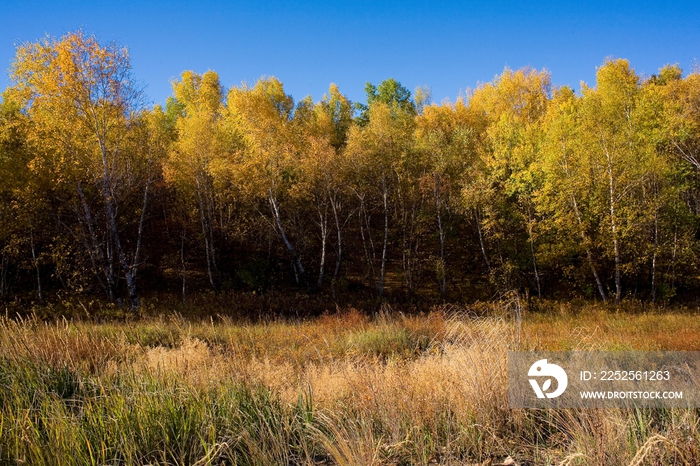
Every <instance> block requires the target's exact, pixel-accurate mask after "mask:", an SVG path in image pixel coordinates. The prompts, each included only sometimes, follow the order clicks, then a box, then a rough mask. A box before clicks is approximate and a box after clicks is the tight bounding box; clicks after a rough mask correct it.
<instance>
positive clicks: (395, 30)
mask: <svg viewBox="0 0 700 466" xmlns="http://www.w3.org/2000/svg"><path fill="white" fill-rule="evenodd" d="M0 21H1V22H2V27H0V63H1V64H2V66H1V68H2V69H3V70H6V69H8V68H9V66H10V62H11V60H12V58H13V56H14V51H15V45H16V44H17V43H20V42H25V41H34V40H37V39H39V38H41V37H43V36H44V35H45V34H50V35H52V36H61V35H62V34H64V33H66V32H68V31H73V30H76V29H78V28H82V29H83V30H84V31H85V32H87V33H89V34H95V35H96V36H97V37H98V38H99V39H100V40H101V41H105V42H107V41H112V40H115V41H117V42H118V43H119V44H121V45H125V46H127V47H129V50H130V54H131V60H132V67H133V71H134V74H135V76H136V78H137V79H138V80H139V81H141V82H142V83H143V84H144V86H145V90H146V93H147V95H148V97H149V99H150V101H152V102H154V103H159V102H160V103H162V102H164V101H165V99H166V98H167V97H168V96H169V95H170V93H171V87H170V81H171V80H172V79H174V78H177V77H178V76H179V75H180V73H181V72H182V71H183V70H188V69H189V70H194V71H196V72H199V73H203V72H205V71H207V70H209V69H211V70H214V71H217V72H218V73H219V76H220V78H221V81H222V83H223V84H224V85H225V86H227V87H229V86H232V85H237V84H240V83H241V82H242V81H248V82H254V81H255V80H257V79H258V78H259V77H260V76H262V75H267V76H276V77H277V78H279V79H280V80H282V82H283V83H284V85H285V89H286V91H287V93H290V94H292V95H293V97H294V99H295V100H300V99H301V98H303V97H304V96H306V95H311V96H312V97H313V99H314V100H318V99H320V98H322V97H323V94H324V92H325V91H326V90H327V89H328V86H329V85H330V83H331V82H334V83H336V84H337V85H338V86H339V87H340V90H341V92H343V93H345V94H346V95H348V97H350V99H352V100H355V101H364V91H363V89H364V84H365V82H366V81H370V82H373V83H375V84H376V83H378V82H380V81H381V80H383V79H386V78H390V77H393V78H395V79H397V80H398V81H400V82H401V83H402V84H403V85H404V86H406V87H408V88H409V89H410V90H413V89H414V88H415V87H416V86H424V85H427V86H429V87H430V88H431V89H432V94H433V100H435V101H438V102H440V101H442V100H443V99H445V98H447V99H450V100H452V101H454V100H455V99H456V98H457V96H458V95H459V94H460V92H464V91H465V90H467V89H469V88H474V87H476V86H477V85H478V84H479V83H483V82H488V81H491V80H492V79H493V78H494V76H496V75H498V74H500V73H501V72H502V71H503V69H504V67H506V66H508V67H510V68H512V69H518V68H521V67H523V66H528V65H529V66H532V67H534V68H537V69H541V68H547V69H548V70H549V71H551V73H552V81H553V83H554V84H557V85H570V86H572V87H574V88H575V89H577V90H578V89H579V87H580V84H579V83H580V81H585V82H587V83H588V84H594V83H595V71H596V67H597V66H599V65H600V64H601V63H602V62H603V60H604V59H605V58H606V57H608V56H612V57H616V58H627V59H629V60H630V62H631V64H632V66H633V67H634V68H635V69H636V70H637V72H638V73H639V74H647V75H649V74H652V73H655V72H656V71H657V70H658V68H660V67H661V66H663V65H664V64H666V63H678V64H679V65H680V66H681V67H682V68H683V69H684V70H686V71H689V70H690V69H691V67H692V65H693V63H694V60H696V59H700V2H697V1H696V2H687V1H675V2H663V1H657V2H645V1H635V2H631V1H626V2H589V3H585V2H580V1H579V2H568V1H548V2H531V1H501V2H488V3H487V2H456V1H454V2H453V1H438V0H435V1H412V0H404V1H391V2H389V1H386V2H382V1H374V2H371V1H357V2H347V1H344V2H333V1H331V0H327V1H324V2H318V1H310V0H308V1H297V2H283V1H268V0H262V1H236V2H233V1H216V0H203V1H199V2H186V1H177V0H176V1H168V2H165V1H155V0H142V1H132V0H123V1H121V2H115V1H114V0H111V1H102V0H92V1H58V0H54V1H44V0H22V1H16V0H2V2H1V3H0ZM8 84H9V79H8V77H7V72H3V73H2V75H0V88H2V89H4V88H5V87H6V86H7V85H8Z"/></svg>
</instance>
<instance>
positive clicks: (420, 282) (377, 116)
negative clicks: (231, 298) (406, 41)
mask: <svg viewBox="0 0 700 466" xmlns="http://www.w3.org/2000/svg"><path fill="white" fill-rule="evenodd" d="M10 75H11V82H12V84H11V85H10V87H8V88H7V89H6V90H5V91H4V93H3V94H2V101H1V102H0V173H1V174H2V176H0V300H3V301H5V302H10V301H16V300H21V301H24V302H29V301H51V300H54V299H56V297H58V296H62V297H65V296H89V297H93V298H95V299H102V300H105V301H107V302H114V303H122V304H123V305H124V306H125V307H131V308H134V309H135V308H138V307H139V304H140V302H142V301H143V300H146V299H148V297H149V296H151V295H154V294H158V293H164V294H168V295H171V296H177V297H178V299H179V300H181V301H185V302H186V301H187V300H188V299H190V297H191V296H193V295H196V294H197V293H210V292H211V293H223V292H226V291H236V292H239V291H240V292H242V293H250V294H252V293H255V294H256V295H261V294H263V295H264V294H266V293H281V294H283V295H284V294H290V295H303V296H325V297H327V298H328V299H329V300H338V301H342V300H347V299H350V297H355V296H361V297H363V298H365V299H377V300H384V299H386V300H389V301H392V302H412V303H442V302H462V301H468V300H476V299H488V298H489V297H492V296H494V295H495V294H498V293H499V292H500V293H502V292H505V291H508V290H516V291H518V292H519V293H521V294H522V295H526V296H530V297H544V298H563V299H567V298H570V297H580V298H585V299H590V300H602V301H608V302H616V301H620V300H625V299H637V300H641V301H646V302H660V301H663V302H666V301H669V300H684V299H692V298H693V297H694V296H695V295H696V294H697V292H698V291H700V273H699V272H698V266H699V265H700V264H699V262H700V222H699V220H700V217H699V215H700V176H699V175H700V73H698V71H697V70H695V71H693V72H691V73H686V74H684V72H683V71H682V70H681V69H680V68H679V67H678V66H677V65H666V66H664V67H663V68H661V69H660V70H659V72H658V74H655V75H652V76H640V75H638V74H637V73H636V72H635V70H634V68H633V67H632V64H630V63H629V62H628V61H626V60H624V59H612V58H610V59H606V60H605V61H604V62H603V63H602V64H601V65H600V67H599V68H598V70H597V80H596V83H595V84H594V85H590V86H587V85H582V88H581V90H580V92H574V91H573V90H572V89H570V88H568V87H556V86H554V85H553V84H552V77H551V76H550V74H549V73H548V71H546V70H541V71H538V70H535V69H521V70H517V71H514V70H510V69H505V70H504V71H503V73H502V74H501V75H500V76H497V77H495V78H494V79H493V81H491V82H489V83H486V84H483V85H479V86H478V87H476V88H475V89H473V90H471V91H469V92H467V93H466V95H464V96H462V97H460V98H458V99H457V100H456V101H455V102H442V103H439V104H438V103H433V102H431V98H430V91H429V90H428V89H427V88H418V89H416V90H415V91H414V92H411V91H409V90H408V89H406V88H405V87H404V86H402V85H401V84H400V83H399V82H398V81H396V80H394V79H387V80H385V81H382V82H381V83H376V84H370V83H367V85H366V88H365V90H366V102H363V103H359V102H350V101H349V100H348V98H346V97H345V96H344V95H343V93H342V90H340V89H338V87H337V86H335V85H333V84H331V85H330V88H329V90H328V92H327V94H326V96H324V98H323V99H322V100H321V101H318V102H313V101H312V99H311V98H305V99H301V100H298V101H295V100H293V98H292V97H291V96H290V95H287V94H286V93H285V90H284V87H283V84H282V82H280V81H279V80H277V79H276V78H273V77H266V78H261V79H260V80H259V81H257V82H256V83H247V84H246V83H244V84H240V85H236V86H233V87H230V88H226V87H225V86H224V84H222V83H221V82H220V81H219V78H218V76H217V74H216V73H215V72H213V71H207V72H206V73H204V74H201V75H200V74H197V73H194V72H192V71H185V72H183V73H182V75H181V76H180V77H179V78H178V79H177V80H174V81H173V83H172V97H170V98H169V99H168V101H167V103H166V105H165V106H161V105H155V106H150V105H149V104H147V102H146V97H145V94H144V91H143V90H142V89H141V88H140V87H139V86H138V85H137V79H136V78H135V77H134V76H133V74H132V72H131V68H130V62H129V55H128V51H127V50H126V49H125V48H123V47H122V46H120V45H118V44H114V43H108V44H105V43H101V42H99V41H98V40H97V39H96V38H95V37H92V36H88V35H86V34H84V33H82V32H75V33H68V34H67V35H65V36H63V37H61V38H47V39H43V40H40V41H37V42H31V43H25V44H23V45H20V46H19V47H18V48H17V51H16V56H15V59H14V61H13V63H12V64H11V69H10ZM140 299H141V301H140Z"/></svg>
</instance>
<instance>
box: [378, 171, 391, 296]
mask: <svg viewBox="0 0 700 466" xmlns="http://www.w3.org/2000/svg"><path fill="white" fill-rule="evenodd" d="M388 196H389V193H388V186H387V182H386V174H382V200H383V205H384V242H383V244H382V268H381V270H380V273H379V283H378V284H377V293H378V294H379V296H380V297H382V296H384V280H385V277H386V251H387V247H388V243H389V203H388Z"/></svg>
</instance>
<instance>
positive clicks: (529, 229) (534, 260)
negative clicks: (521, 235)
mask: <svg viewBox="0 0 700 466" xmlns="http://www.w3.org/2000/svg"><path fill="white" fill-rule="evenodd" d="M527 233H528V236H529V239H530V254H532V268H533V270H534V272H535V282H536V283H537V297H538V298H542V288H541V287H540V274H539V272H538V271H537V258H536V256H535V241H534V239H533V238H532V214H531V212H530V206H529V205H528V207H527Z"/></svg>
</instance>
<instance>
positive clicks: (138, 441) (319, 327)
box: [0, 300, 700, 465]
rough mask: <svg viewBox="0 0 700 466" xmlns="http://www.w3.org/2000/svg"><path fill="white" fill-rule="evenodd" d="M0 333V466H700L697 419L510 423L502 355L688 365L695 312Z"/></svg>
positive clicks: (14, 328) (153, 323)
mask: <svg viewBox="0 0 700 466" xmlns="http://www.w3.org/2000/svg"><path fill="white" fill-rule="evenodd" d="M539 309H540V310H539V311H537V312H534V311H529V310H527V309H523V307H521V306H520V305H519V303H518V302H517V301H514V300H511V301H503V302H499V303H481V304H477V305H474V306H469V307H458V306H444V307H442V308H435V309H434V310H433V311H431V312H429V313H424V314H416V315H404V314H402V313H399V312H396V311H392V310H391V308H390V307H388V306H385V307H383V308H382V311H380V312H378V313H375V314H373V315H368V314H367V313H365V312H360V311H358V310H356V309H353V308H348V309H345V310H342V311H340V312H337V313H333V314H324V315H322V316H320V317H316V318H310V319H298V318H297V319H269V320H268V321H266V322H251V321H238V320H233V319H230V318H226V317H221V316H217V317H215V318H211V319H192V318H184V317H182V316H181V315H170V316H167V317H149V318H142V319H138V320H133V321H104V322H97V321H95V320H89V319H84V320H65V319H59V320H53V321H51V322H46V321H44V320H41V319H39V318H37V317H26V318H14V319H13V318H3V319H0V464H32V465H49V464H51V465H58V464H60V465H73V464H74V465H86V464H163V465H165V464H168V465H205V464H211V465H220V464H226V465H228V464H250V465H277V464H279V465H292V464H304V465H307V464H308V465H311V464H329V465H330V464H333V465H370V464H376V465H383V464H387V465H398V464H406V465H408V464H425V465H427V464H455V465H456V464H460V465H463V464H473V465H477V464H479V465H496V464H521V465H526V464H531V465H550V464H551V465H583V464H590V465H621V464H626V465H642V464H700V410H687V409H685V410H683V409H616V410H610V409H607V410H604V409H579V410H574V409H559V410H553V409H552V410H524V409H510V408H509V407H508V396H507V367H506V360H507V353H508V351H512V350H544V349H547V350H629V349H639V350H700V318H699V317H700V312H699V311H698V310H694V309H685V308H666V309H658V308H647V309H641V308H638V307H637V306H627V307H623V308H620V309H616V308H614V307H611V306H603V305H596V304H585V305H573V304H571V303H554V302H550V303H546V305H542V306H540V307H539Z"/></svg>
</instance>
